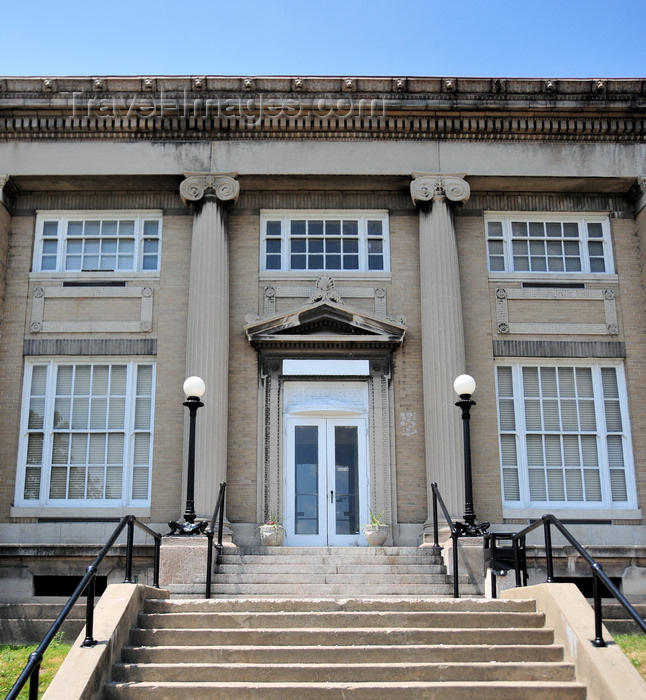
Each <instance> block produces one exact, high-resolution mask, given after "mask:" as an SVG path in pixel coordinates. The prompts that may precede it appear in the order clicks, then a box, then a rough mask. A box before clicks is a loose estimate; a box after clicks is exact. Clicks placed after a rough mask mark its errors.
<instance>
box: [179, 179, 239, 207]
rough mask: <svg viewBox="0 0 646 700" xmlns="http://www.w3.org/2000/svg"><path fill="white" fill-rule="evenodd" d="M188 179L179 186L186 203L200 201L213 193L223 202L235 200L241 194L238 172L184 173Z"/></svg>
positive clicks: (233, 201)
mask: <svg viewBox="0 0 646 700" xmlns="http://www.w3.org/2000/svg"><path fill="white" fill-rule="evenodd" d="M184 175H185V177H186V179H185V180H183V181H182V183H181V184H180V186H179V195H180V197H181V198H182V200H183V202H184V203H185V204H189V203H193V202H199V201H200V200H201V199H202V198H203V197H205V196H208V195H212V196H214V197H216V198H217V199H219V200H220V201H221V202H232V203H233V204H235V202H236V201H237V199H238V195H239V194H240V183H239V182H238V181H237V180H236V179H235V177H236V175H237V173H184Z"/></svg>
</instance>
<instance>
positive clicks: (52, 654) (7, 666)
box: [0, 639, 71, 700]
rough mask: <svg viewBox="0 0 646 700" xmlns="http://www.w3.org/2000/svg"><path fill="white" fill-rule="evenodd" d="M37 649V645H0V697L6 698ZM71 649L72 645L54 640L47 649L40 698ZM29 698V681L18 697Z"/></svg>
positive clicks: (44, 657) (41, 668) (39, 689)
mask: <svg viewBox="0 0 646 700" xmlns="http://www.w3.org/2000/svg"><path fill="white" fill-rule="evenodd" d="M37 647H38V645H37V644H31V645H29V646H25V645H9V644H0V697H4V696H5V695H7V693H8V692H9V691H10V690H11V688H12V687H13V684H14V683H15V682H16V680H17V679H18V676H19V675H20V674H21V673H22V670H23V668H24V667H25V664H26V663H27V661H28V660H29V654H31V652H32V651H35V650H36V648H37ZM70 647H71V644H63V643H62V642H59V641H58V640H57V639H54V641H53V642H52V643H51V644H50V645H49V647H48V648H47V651H46V652H45V654H44V656H43V662H42V664H41V667H40V679H39V683H38V691H39V692H38V695H39V697H40V696H42V694H43V693H44V692H45V689H46V688H47V686H48V685H49V684H50V683H51V681H52V678H54V675H55V673H56V671H58V668H59V666H60V665H61V664H62V663H63V660H64V659H65V657H66V656H67V652H68V651H69V650H70ZM28 697H29V681H27V684H26V685H25V686H24V688H23V689H22V691H21V692H20V695H18V698H20V700H23V698H24V700H27V698H28Z"/></svg>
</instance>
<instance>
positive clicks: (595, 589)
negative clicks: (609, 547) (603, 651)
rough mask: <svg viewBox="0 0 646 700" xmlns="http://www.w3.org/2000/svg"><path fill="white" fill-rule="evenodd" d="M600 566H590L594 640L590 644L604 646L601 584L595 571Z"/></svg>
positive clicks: (599, 569)
mask: <svg viewBox="0 0 646 700" xmlns="http://www.w3.org/2000/svg"><path fill="white" fill-rule="evenodd" d="M601 570H602V569H601V566H600V565H599V564H595V566H593V567H592V595H593V598H594V640H593V641H592V646H594V647H605V646H606V643H605V641H604V639H603V611H602V609H601V584H600V581H599V577H598V575H597V571H601Z"/></svg>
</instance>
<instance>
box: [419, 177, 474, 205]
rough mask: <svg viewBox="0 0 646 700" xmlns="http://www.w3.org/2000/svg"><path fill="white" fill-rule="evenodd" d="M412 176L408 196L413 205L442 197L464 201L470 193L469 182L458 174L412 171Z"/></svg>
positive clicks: (453, 200) (452, 200) (454, 200)
mask: <svg viewBox="0 0 646 700" xmlns="http://www.w3.org/2000/svg"><path fill="white" fill-rule="evenodd" d="M413 178H414V179H413V181H412V182H411V183H410V196H411V197H412V199H413V203H414V204H415V205H419V204H422V203H425V202H431V201H433V200H434V199H444V198H446V199H448V200H450V201H451V202H466V200H467V199H469V195H470V194H471V188H470V187H469V183H468V182H467V181H466V180H465V179H463V178H462V177H460V176H459V175H440V174H433V173H413Z"/></svg>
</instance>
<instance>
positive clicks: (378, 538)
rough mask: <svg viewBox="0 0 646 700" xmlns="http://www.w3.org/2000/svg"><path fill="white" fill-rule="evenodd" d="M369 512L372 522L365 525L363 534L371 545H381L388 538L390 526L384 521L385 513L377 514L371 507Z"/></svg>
mask: <svg viewBox="0 0 646 700" xmlns="http://www.w3.org/2000/svg"><path fill="white" fill-rule="evenodd" d="M368 512H369V513H370V522H369V523H368V524H367V525H364V526H363V534H364V535H365V537H366V540H368V544H369V545H370V546H371V547H381V546H382V545H383V544H384V542H385V541H386V540H387V539H388V533H389V532H390V527H389V526H388V525H387V523H385V522H383V520H382V517H383V513H379V515H375V514H374V513H373V512H372V510H371V509H370V508H369V509H368Z"/></svg>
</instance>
